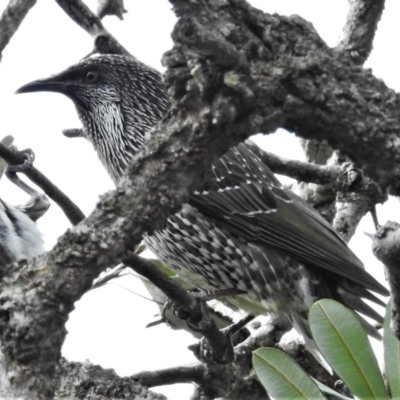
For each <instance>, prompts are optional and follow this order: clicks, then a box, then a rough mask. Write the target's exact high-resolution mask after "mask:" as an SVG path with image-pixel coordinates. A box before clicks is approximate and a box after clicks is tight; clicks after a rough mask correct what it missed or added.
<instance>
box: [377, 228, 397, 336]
mask: <svg viewBox="0 0 400 400" xmlns="http://www.w3.org/2000/svg"><path fill="white" fill-rule="evenodd" d="M372 251H373V252H374V254H375V256H376V258H378V260H379V261H381V262H382V263H383V264H384V266H385V271H386V280H387V281H388V283H389V287H390V299H391V305H392V321H391V328H392V331H393V333H394V335H395V336H396V337H397V339H399V340H400V224H398V223H397V222H392V221H388V222H387V223H386V224H385V225H383V226H381V227H380V228H379V229H378V231H377V232H376V234H375V237H374V238H373V240H372Z"/></svg>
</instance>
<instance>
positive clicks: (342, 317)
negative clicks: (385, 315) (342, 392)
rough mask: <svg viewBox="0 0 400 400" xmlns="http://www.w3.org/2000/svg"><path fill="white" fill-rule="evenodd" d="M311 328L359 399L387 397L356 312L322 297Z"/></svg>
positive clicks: (315, 307) (312, 311)
mask: <svg viewBox="0 0 400 400" xmlns="http://www.w3.org/2000/svg"><path fill="white" fill-rule="evenodd" d="M309 322H310V329H311V332H312V335H313V338H314V340H315V342H316V343H317V346H318V348H319V349H320V351H321V353H322V355H323V356H324V357H325V359H326V360H327V361H328V363H329V364H330V365H331V366H332V368H333V370H334V371H335V372H336V373H337V374H338V375H339V376H340V378H341V379H343V381H344V382H345V383H346V385H347V386H348V388H349V389H350V390H351V392H352V393H353V394H354V395H355V396H357V397H358V398H360V399H379V400H381V399H387V398H388V396H387V393H386V388H385V385H384V382H383V378H382V374H381V372H380V369H379V366H378V362H377V360H376V358H375V355H374V352H373V351H372V348H371V344H370V342H369V340H368V337H367V334H366V332H365V330H364V329H363V327H362V326H361V324H360V322H359V320H358V318H357V317H356V315H355V314H354V313H353V312H352V311H350V310H349V309H348V308H346V307H345V306H343V305H342V304H340V303H338V302H336V301H333V300H327V299H324V300H320V301H318V302H317V303H315V304H314V305H313V306H312V307H311V309H310V313H309Z"/></svg>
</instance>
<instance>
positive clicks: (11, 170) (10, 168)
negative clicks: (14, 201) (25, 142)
mask: <svg viewBox="0 0 400 400" xmlns="http://www.w3.org/2000/svg"><path fill="white" fill-rule="evenodd" d="M10 150H11V151H13V152H14V153H17V152H18V153H19V154H22V155H23V156H24V163H23V164H20V165H10V164H8V163H6V166H5V174H6V176H7V178H8V179H9V180H10V181H11V182H12V183H14V185H16V186H18V187H19V188H20V189H21V190H23V191H24V192H25V193H27V194H29V195H30V196H31V198H30V199H29V201H28V202H27V203H26V204H25V205H23V206H17V208H18V209H19V210H20V211H22V212H24V213H25V214H26V215H27V216H28V217H29V218H30V219H31V220H32V221H37V220H38V219H39V218H40V217H42V216H43V215H44V214H45V213H46V211H47V210H48V209H49V207H50V202H49V200H48V198H47V196H46V195H44V194H42V193H39V192H37V191H36V190H35V189H33V188H32V187H30V186H29V185H28V184H26V183H25V182H23V181H22V180H21V179H20V178H19V177H18V175H17V172H24V171H27V170H29V169H32V166H33V161H34V160H35V154H34V152H33V151H32V150H31V149H26V150H22V151H18V150H17V148H16V147H15V146H11V147H10Z"/></svg>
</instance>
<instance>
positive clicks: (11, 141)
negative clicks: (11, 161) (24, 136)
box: [0, 135, 14, 179]
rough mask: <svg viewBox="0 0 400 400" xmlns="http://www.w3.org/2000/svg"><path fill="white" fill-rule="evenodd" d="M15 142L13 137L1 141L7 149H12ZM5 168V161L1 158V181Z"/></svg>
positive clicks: (9, 136) (6, 137) (8, 136)
mask: <svg viewBox="0 0 400 400" xmlns="http://www.w3.org/2000/svg"><path fill="white" fill-rule="evenodd" d="M13 142H14V138H13V137H12V136H11V135H7V136H5V137H4V138H3V139H2V140H1V142H0V143H1V144H3V145H4V146H6V147H10V146H11V145H12V144H13ZM4 167H5V163H4V160H3V159H2V158H0V179H1V177H2V176H3V174H4Z"/></svg>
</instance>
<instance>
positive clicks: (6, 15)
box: [0, 0, 36, 60]
mask: <svg viewBox="0 0 400 400" xmlns="http://www.w3.org/2000/svg"><path fill="white" fill-rule="evenodd" d="M35 4H36V0H10V2H9V3H8V5H7V7H6V8H5V10H4V11H3V14H1V17H0V60H1V58H2V52H3V50H4V49H5V48H6V46H7V45H8V43H9V42H10V40H11V38H12V37H13V35H14V33H15V32H16V31H17V30H18V28H19V26H20V25H21V22H22V21H23V20H24V18H25V17H26V15H27V14H28V12H29V10H30V9H31V8H32V7H33V6H34V5H35Z"/></svg>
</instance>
